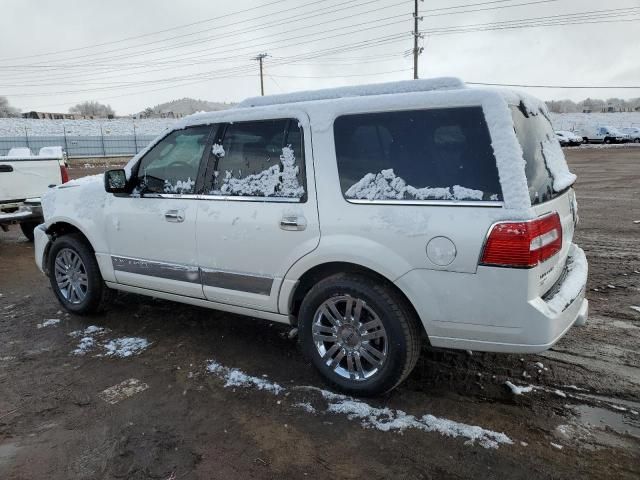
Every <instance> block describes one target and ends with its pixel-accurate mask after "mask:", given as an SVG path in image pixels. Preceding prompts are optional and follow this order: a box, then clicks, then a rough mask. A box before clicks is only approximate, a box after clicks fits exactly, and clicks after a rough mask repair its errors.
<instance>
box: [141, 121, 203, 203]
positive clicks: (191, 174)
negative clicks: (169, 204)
mask: <svg viewBox="0 0 640 480" xmlns="http://www.w3.org/2000/svg"><path fill="white" fill-rule="evenodd" d="M210 131H211V127H208V126H202V127H192V128H187V129H184V130H176V131H174V132H171V133H170V134H169V135H167V136H166V137H165V138H163V139H162V140H161V141H160V142H159V143H158V144H157V145H156V146H155V147H153V148H152V149H151V150H150V151H149V152H148V153H147V154H146V155H145V156H144V157H142V160H141V161H140V164H139V166H138V190H139V191H140V192H143V193H144V192H151V193H194V191H195V184H196V178H197V177H198V169H199V168H200V160H201V159H202V154H203V153H204V149H205V146H206V144H207V140H208V137H209V132H210Z"/></svg>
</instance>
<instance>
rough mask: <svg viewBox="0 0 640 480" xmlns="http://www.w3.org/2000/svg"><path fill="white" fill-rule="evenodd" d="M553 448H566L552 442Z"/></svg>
mask: <svg viewBox="0 0 640 480" xmlns="http://www.w3.org/2000/svg"><path fill="white" fill-rule="evenodd" d="M550 443H551V446H552V447H553V448H555V449H557V450H562V449H563V448H564V447H563V446H562V445H558V444H557V443H553V442H550Z"/></svg>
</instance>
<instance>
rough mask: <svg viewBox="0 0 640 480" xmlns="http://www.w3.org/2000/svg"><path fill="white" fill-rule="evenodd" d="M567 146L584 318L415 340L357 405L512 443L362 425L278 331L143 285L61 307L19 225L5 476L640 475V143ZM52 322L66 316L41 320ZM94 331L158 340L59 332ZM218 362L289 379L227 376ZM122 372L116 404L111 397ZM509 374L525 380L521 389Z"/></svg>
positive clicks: (1, 459)
mask: <svg viewBox="0 0 640 480" xmlns="http://www.w3.org/2000/svg"><path fill="white" fill-rule="evenodd" d="M567 156H568V158H569V162H570V166H571V168H572V170H573V171H574V172H575V173H577V174H578V183H577V185H576V190H577V194H578V201H579V206H580V208H579V214H580V224H579V227H578V230H577V233H576V240H575V241H576V242H577V243H578V244H579V245H580V246H582V248H583V249H584V250H585V251H586V253H587V256H588V258H589V262H590V278H589V286H588V287H589V289H588V298H589V300H590V320H589V323H588V324H587V325H586V326H585V327H582V328H578V327H576V328H573V329H571V330H570V331H569V333H568V334H567V335H566V337H565V338H563V339H562V340H561V341H560V342H559V343H558V344H557V345H556V346H555V347H554V348H553V349H551V350H550V351H549V352H546V353H545V354H543V355H524V356H519V355H493V354H480V353H476V352H473V353H470V352H445V351H433V350H429V349H427V348H426V347H425V349H424V351H423V355H422V357H421V360H420V362H419V364H418V366H417V368H416V369H415V371H414V372H413V373H412V375H411V376H410V378H409V379H408V380H407V381H406V382H405V383H404V384H403V385H402V386H401V387H400V388H398V389H397V390H395V391H394V392H392V393H391V394H389V395H387V396H384V397H382V398H376V399H367V400H366V403H367V404H368V405H370V406H374V407H381V408H384V407H387V408H388V409H390V410H387V411H386V412H387V413H388V412H394V413H393V415H397V416H398V417H400V416H402V413H401V412H399V411H402V412H407V414H411V415H414V416H415V417H416V418H427V420H429V421H431V420H433V419H432V418H431V417H422V416H423V415H425V414H431V415H434V416H436V417H439V418H441V419H448V420H453V421H456V422H460V423H462V424H465V425H476V426H479V427H482V428H483V429H487V430H491V431H495V432H503V433H504V434H505V435H506V436H508V438H509V439H510V440H511V442H512V443H511V444H508V443H502V444H499V445H498V448H485V446H486V445H485V446H483V445H482V442H478V441H476V442H472V441H467V440H468V438H465V436H464V435H462V436H460V437H457V438H455V437H452V436H448V435H445V434H443V433H438V431H425V429H418V428H408V429H406V430H404V431H402V432H398V431H395V430H390V431H384V429H385V427H384V426H379V425H378V426H379V428H367V426H365V425H363V424H362V421H361V419H358V418H354V415H353V412H352V413H351V415H347V414H345V413H344V412H343V413H340V412H338V411H329V410H330V409H329V408H327V398H325V397H323V396H322V395H320V394H319V393H318V391H317V390H313V389H310V388H300V387H301V386H306V387H309V386H311V387H319V388H325V387H324V385H323V383H322V381H321V380H320V378H319V376H318V375H317V374H316V373H315V371H314V370H313V368H312V367H311V365H310V364H308V363H307V362H306V361H305V360H303V358H302V357H301V355H300V353H299V350H298V347H297V345H296V341H295V340H294V339H290V338H289V336H288V333H289V328H287V327H286V326H283V325H277V324H270V323H268V322H263V321H256V320H253V319H251V318H246V317H240V316H235V315H230V314H226V313H219V312H214V311H209V310H205V309H201V308H196V307H190V306H184V305H178V304H174V303H171V302H167V301H159V300H155V299H151V298H145V297H138V296H135V295H122V296H120V297H119V299H118V300H117V301H116V303H115V304H114V306H113V308H112V309H111V310H110V312H109V313H107V314H103V315H100V316H95V317H90V318H87V317H78V316H72V315H71V316H70V315H67V314H65V313H63V312H62V311H61V310H60V307H59V305H58V304H57V302H56V301H55V300H54V297H53V294H52V292H51V290H50V287H49V284H48V281H47V279H46V278H45V277H44V276H43V275H42V274H40V273H39V272H38V271H37V269H36V267H35V264H34V261H33V247H32V245H31V244H29V243H27V241H26V240H25V239H24V238H23V237H22V236H21V235H20V233H19V229H17V228H13V229H12V230H11V231H10V232H8V233H2V232H0V294H1V296H0V478H2V479H16V480H17V479H71V478H73V479H94V478H96V479H97V478H100V479H102V478H105V479H112V478H113V479H115V478H127V479H147V478H149V479H151V478H152V479H163V480H165V479H166V480H169V479H171V480H175V479H196V478H197V479H218V478H220V479H235V478H238V479H246V478H258V479H262V478H310V479H311V478H336V479H337V478H354V479H355V478H366V479H382V478H402V479H449V478H451V479H462V478H465V479H466V478H474V479H480V478H482V479H492V478H496V479H500V480H503V479H515V478H523V479H527V480H530V479H533V478H535V479H538V478H549V479H551V478H553V479H564V478H567V479H572V480H575V479H576V478H594V479H632V478H634V479H638V478H640V414H639V413H638V412H640V353H639V352H638V346H639V342H640V312H638V311H634V310H633V309H632V308H630V307H631V306H633V305H635V306H640V248H639V247H640V224H638V223H634V220H640V149H638V148H616V149H610V150H609V149H571V150H568V152H567ZM99 170H100V167H96V168H91V169H89V168H82V167H79V168H75V169H73V171H72V173H73V176H75V177H77V176H82V175H86V174H89V173H95V172H96V171H99ZM47 319H57V320H60V322H59V323H57V324H55V325H51V326H42V327H41V328H38V324H42V323H43V322H44V321H45V320H47ZM90 325H96V326H100V327H105V328H107V329H108V331H106V332H103V333H100V334H97V335H98V336H100V335H102V337H100V338H102V339H104V341H106V340H108V339H112V340H113V339H115V338H121V337H140V338H144V339H146V340H148V341H149V342H151V344H150V346H149V347H148V348H147V349H145V350H144V351H142V352H140V353H139V354H138V355H134V356H131V357H128V358H113V357H108V356H98V355H99V352H100V350H92V351H90V352H89V353H87V354H86V355H84V356H78V355H73V354H72V353H71V352H72V351H73V350H74V349H75V348H76V347H77V346H78V338H74V337H73V336H70V335H69V333H71V332H73V331H76V330H79V329H84V328H86V327H88V326H90ZM98 336H96V337H95V338H96V339H98ZM100 341H102V340H100ZM211 359H214V360H215V361H216V362H218V363H220V364H222V365H224V366H226V367H232V368H238V369H241V370H242V371H243V372H246V373H247V374H249V375H253V376H255V377H257V379H264V380H265V381H271V382H277V383H278V384H279V385H281V386H282V387H283V388H284V389H286V390H284V391H281V392H280V393H278V394H275V393H274V392H273V391H271V392H270V391H268V390H260V389H259V388H257V387H256V383H255V382H254V384H253V386H254V388H243V387H242V386H236V387H225V384H226V382H225V379H224V378H221V377H220V376H219V375H215V374H212V373H210V372H208V371H207V368H206V367H207V361H208V360H211ZM525 372H526V373H525ZM129 379H135V380H134V381H133V382H132V383H131V384H130V385H129V388H128V389H127V388H125V389H121V390H119V392H116V396H115V398H114V397H108V396H107V395H106V394H105V393H104V390H105V389H108V388H109V387H112V386H114V385H117V384H119V383H120V382H123V381H126V380H129ZM507 380H510V381H511V382H513V383H514V384H516V385H521V386H526V385H533V386H534V389H533V390H532V391H529V392H526V393H523V394H522V395H514V394H513V393H512V392H511V391H510V390H509V388H507V386H505V381H507ZM256 381H257V380H256ZM145 387H146V389H145ZM108 400H109V401H108ZM301 402H302V403H306V404H307V405H306V407H304V408H302V407H300V405H299V404H300V403H301ZM436 423H437V422H436ZM431 424H433V422H432V423H431ZM440 424H441V425H444V426H445V427H446V426H447V425H450V424H449V423H447V422H446V421H444V420H443V421H442V422H441V423H440ZM368 425H369V427H371V422H369V423H368ZM427 430H429V429H427ZM447 431H451V430H450V429H449V430H447Z"/></svg>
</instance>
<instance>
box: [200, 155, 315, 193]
mask: <svg viewBox="0 0 640 480" xmlns="http://www.w3.org/2000/svg"><path fill="white" fill-rule="evenodd" d="M280 163H281V165H272V166H271V167H269V168H268V169H266V170H263V171H262V172H260V173H256V174H253V175H247V176H246V177H243V178H234V177H233V173H232V172H230V171H229V170H227V171H226V172H225V176H224V179H223V182H222V186H221V187H220V190H213V191H212V192H211V193H212V194H213V195H241V196H255V197H273V196H278V197H290V198H301V197H302V196H303V195H304V188H303V187H302V186H301V185H300V183H299V182H298V172H299V170H300V168H299V167H298V166H297V165H296V157H295V156H294V154H293V149H292V148H291V145H289V146H287V147H284V148H283V149H282V155H280Z"/></svg>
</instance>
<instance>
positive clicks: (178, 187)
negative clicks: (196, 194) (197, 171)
mask: <svg viewBox="0 0 640 480" xmlns="http://www.w3.org/2000/svg"><path fill="white" fill-rule="evenodd" d="M195 184H196V182H194V181H193V180H191V177H189V178H187V179H186V180H177V181H176V183H171V182H170V181H169V180H165V181H164V193H179V194H184V193H193V187H194V186H195Z"/></svg>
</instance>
